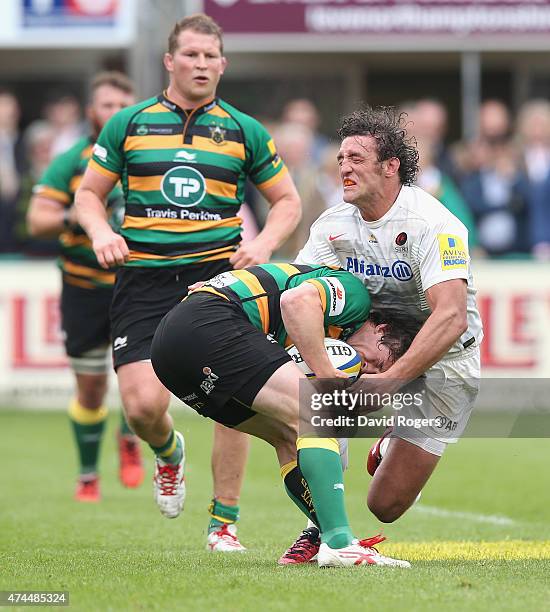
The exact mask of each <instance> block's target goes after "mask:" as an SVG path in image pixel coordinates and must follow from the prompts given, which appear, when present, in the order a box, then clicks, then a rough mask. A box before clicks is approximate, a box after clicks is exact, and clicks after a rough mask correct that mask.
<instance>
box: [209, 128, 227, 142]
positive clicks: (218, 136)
mask: <svg viewBox="0 0 550 612" xmlns="http://www.w3.org/2000/svg"><path fill="white" fill-rule="evenodd" d="M208 129H209V130H210V138H211V139H212V140H213V141H214V143H215V144H217V145H222V144H223V143H224V142H225V132H226V130H224V129H223V128H222V127H220V126H219V125H211V126H209V128H208Z"/></svg>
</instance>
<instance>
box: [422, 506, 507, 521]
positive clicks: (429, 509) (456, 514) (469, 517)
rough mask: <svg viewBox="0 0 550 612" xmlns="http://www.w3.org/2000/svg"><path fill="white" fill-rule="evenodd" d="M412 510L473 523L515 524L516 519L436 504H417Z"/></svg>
mask: <svg viewBox="0 0 550 612" xmlns="http://www.w3.org/2000/svg"><path fill="white" fill-rule="evenodd" d="M411 510H412V511H413V512H420V513H422V514H429V515H431V516H440V517H442V518H456V519H463V520H465V521H472V522H474V523H490V524H492V525H517V524H518V521H515V520H514V519H511V518H509V517H507V516H499V515H498V514H478V513H477V512H462V511H459V510H445V509H444V508H437V507H436V506H425V505H423V504H418V505H416V506H414V507H413V508H411Z"/></svg>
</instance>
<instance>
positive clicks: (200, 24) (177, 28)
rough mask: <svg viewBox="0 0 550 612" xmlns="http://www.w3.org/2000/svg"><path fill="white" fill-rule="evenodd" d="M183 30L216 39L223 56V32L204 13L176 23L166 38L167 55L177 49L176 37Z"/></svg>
mask: <svg viewBox="0 0 550 612" xmlns="http://www.w3.org/2000/svg"><path fill="white" fill-rule="evenodd" d="M184 30H193V31H194V32H199V33H200V34H208V35H209V36H214V37H216V38H217V39H218V41H219V43H220V51H221V54H222V55H223V31H222V29H221V28H220V26H219V25H218V24H217V23H216V22H215V21H214V20H213V19H212V17H209V16H208V15H205V14H204V13H195V14H194V15H189V16H188V17H185V18H184V19H181V20H180V21H177V22H176V24H175V25H174V27H173V28H172V31H171V32H170V35H169V36H168V53H170V54H172V53H174V51H175V50H176V49H177V48H178V37H179V35H180V33H181V32H183V31H184Z"/></svg>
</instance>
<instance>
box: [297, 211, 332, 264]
mask: <svg viewBox="0 0 550 612" xmlns="http://www.w3.org/2000/svg"><path fill="white" fill-rule="evenodd" d="M322 225H323V224H322V221H320V220H319V221H316V222H315V223H314V224H313V225H312V226H311V229H310V232H309V238H308V241H307V242H306V244H305V246H304V247H303V248H302V249H301V251H300V252H299V253H298V255H297V256H296V259H295V260H294V263H297V264H304V265H324V266H332V267H334V266H336V267H338V268H339V267H341V263H340V260H339V259H338V257H337V256H336V254H335V253H334V251H333V250H332V245H331V243H330V242H329V240H328V238H327V233H326V232H324V231H323V229H322Z"/></svg>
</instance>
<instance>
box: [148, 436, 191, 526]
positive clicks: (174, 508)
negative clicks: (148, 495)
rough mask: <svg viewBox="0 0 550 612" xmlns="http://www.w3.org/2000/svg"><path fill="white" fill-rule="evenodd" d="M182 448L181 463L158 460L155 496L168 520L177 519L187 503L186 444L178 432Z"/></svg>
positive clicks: (154, 477)
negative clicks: (184, 473) (184, 470)
mask: <svg viewBox="0 0 550 612" xmlns="http://www.w3.org/2000/svg"><path fill="white" fill-rule="evenodd" d="M176 437H177V438H178V439H179V442H180V444H181V448H182V457H181V460H180V462H179V463H175V464H171V463H166V462H164V461H163V460H162V459H161V458H160V457H157V458H156V465H155V475H154V476H153V495H154V498H155V501H156V502H157V506H158V507H159V509H160V512H161V514H162V515H163V516H165V517H166V518H176V517H177V516H179V514H180V512H181V511H182V510H183V504H184V502H185V477H184V475H183V469H184V467H185V443H184V441H183V436H182V435H181V434H180V432H179V431H176Z"/></svg>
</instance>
